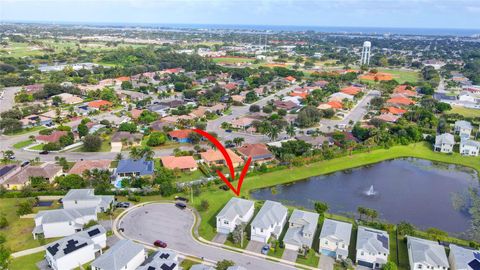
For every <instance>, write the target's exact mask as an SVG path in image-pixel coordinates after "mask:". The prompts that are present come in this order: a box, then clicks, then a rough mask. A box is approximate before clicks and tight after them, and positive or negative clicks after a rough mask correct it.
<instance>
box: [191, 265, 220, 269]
mask: <svg viewBox="0 0 480 270" xmlns="http://www.w3.org/2000/svg"><path fill="white" fill-rule="evenodd" d="M190 270H215V268H213V267H211V266H208V265H204V264H194V265H192V267H190Z"/></svg>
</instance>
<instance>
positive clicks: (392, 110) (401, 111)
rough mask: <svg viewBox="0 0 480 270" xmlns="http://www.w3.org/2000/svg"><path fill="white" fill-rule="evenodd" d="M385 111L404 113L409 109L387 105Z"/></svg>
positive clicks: (397, 113)
mask: <svg viewBox="0 0 480 270" xmlns="http://www.w3.org/2000/svg"><path fill="white" fill-rule="evenodd" d="M384 111H386V112H389V113H391V114H396V115H402V114H404V113H406V112H407V110H404V109H400V108H396V107H387V108H385V109H384Z"/></svg>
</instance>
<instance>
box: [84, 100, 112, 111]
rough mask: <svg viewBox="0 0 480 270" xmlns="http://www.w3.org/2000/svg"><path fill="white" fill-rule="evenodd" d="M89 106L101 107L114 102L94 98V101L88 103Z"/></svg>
mask: <svg viewBox="0 0 480 270" xmlns="http://www.w3.org/2000/svg"><path fill="white" fill-rule="evenodd" d="M88 106H89V107H92V108H97V109H99V108H101V107H104V106H112V103H111V102H110V101H106V100H94V101H90V102H89V103H88Z"/></svg>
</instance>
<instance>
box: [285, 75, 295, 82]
mask: <svg viewBox="0 0 480 270" xmlns="http://www.w3.org/2000/svg"><path fill="white" fill-rule="evenodd" d="M285 80H287V81H289V82H293V81H295V80H296V79H295V77H292V76H287V77H285Z"/></svg>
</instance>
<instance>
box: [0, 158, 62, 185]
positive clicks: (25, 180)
mask: <svg viewBox="0 0 480 270" xmlns="http://www.w3.org/2000/svg"><path fill="white" fill-rule="evenodd" d="M62 173H63V170H62V167H61V166H58V165H56V164H55V163H51V162H45V163H43V164H42V165H39V166H31V165H27V166H25V167H23V168H20V170H16V173H15V174H13V173H9V174H8V178H7V177H5V178H6V179H5V181H4V182H3V186H4V187H5V188H6V189H8V190H20V189H22V188H23V187H25V186H26V185H28V184H29V183H30V178H32V177H41V178H43V179H45V180H46V181H48V182H49V183H52V182H53V180H54V179H55V177H57V176H60V175H62Z"/></svg>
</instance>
